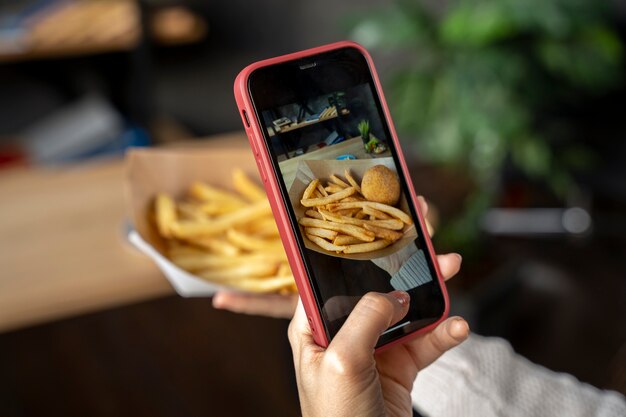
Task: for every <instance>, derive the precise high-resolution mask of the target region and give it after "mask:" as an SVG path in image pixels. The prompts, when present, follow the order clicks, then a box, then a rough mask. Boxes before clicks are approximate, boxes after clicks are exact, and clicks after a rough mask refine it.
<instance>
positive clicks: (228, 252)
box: [189, 236, 241, 256]
mask: <svg viewBox="0 0 626 417" xmlns="http://www.w3.org/2000/svg"><path fill="white" fill-rule="evenodd" d="M189 243H191V244H192V245H196V246H199V247H201V248H205V249H208V250H210V251H211V252H214V253H217V254H220V255H224V256H236V255H238V254H239V253H240V252H241V251H240V250H239V248H237V247H236V246H233V245H231V244H230V243H228V242H226V241H225V240H223V239H220V238H216V237H212V236H209V237H206V236H203V237H196V238H193V239H190V240H189Z"/></svg>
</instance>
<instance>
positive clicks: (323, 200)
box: [289, 158, 417, 260]
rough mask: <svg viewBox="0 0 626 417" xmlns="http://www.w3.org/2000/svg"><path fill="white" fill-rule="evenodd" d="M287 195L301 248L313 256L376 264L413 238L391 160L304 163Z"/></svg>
mask: <svg viewBox="0 0 626 417" xmlns="http://www.w3.org/2000/svg"><path fill="white" fill-rule="evenodd" d="M289 195H290V199H291V202H292V204H293V206H294V211H295V212H296V216H297V218H298V224H299V226H300V228H301V231H302V235H303V236H304V237H305V245H306V246H307V247H308V248H309V249H312V250H315V251H317V252H321V253H325V254H327V255H330V256H337V257H344V258H349V259H361V260H367V259H375V258H378V257H383V256H388V255H390V254H392V253H394V252H396V251H397V250H400V249H401V248H402V247H404V246H406V245H407V244H409V243H410V242H411V241H413V240H414V239H415V237H416V236H417V234H416V232H415V225H414V223H413V219H412V218H411V216H410V215H409V214H408V206H407V202H406V198H405V197H404V196H403V195H402V192H401V187H400V183H399V180H398V176H397V173H396V172H395V166H394V164H393V159H392V158H379V159H369V160H363V161H336V160H327V161H325V160H320V161H303V162H301V163H300V165H299V166H298V172H297V173H296V178H295V180H294V184H293V186H292V189H291V190H290V193H289Z"/></svg>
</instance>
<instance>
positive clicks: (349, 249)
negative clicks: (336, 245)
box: [343, 239, 391, 253]
mask: <svg viewBox="0 0 626 417" xmlns="http://www.w3.org/2000/svg"><path fill="white" fill-rule="evenodd" d="M389 245H391V241H389V240H384V239H381V240H375V241H374V242H369V243H357V244H355V245H347V246H346V248H345V249H344V250H343V253H363V252H372V251H375V250H379V249H382V248H386V247H387V246H389Z"/></svg>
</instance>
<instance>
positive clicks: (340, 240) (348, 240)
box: [333, 235, 364, 246]
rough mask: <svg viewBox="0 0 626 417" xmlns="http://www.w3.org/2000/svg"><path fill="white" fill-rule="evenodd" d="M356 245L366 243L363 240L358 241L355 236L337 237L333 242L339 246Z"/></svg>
mask: <svg viewBox="0 0 626 417" xmlns="http://www.w3.org/2000/svg"><path fill="white" fill-rule="evenodd" d="M355 243H364V242H363V241H362V240H361V239H357V238H356V237H354V236H348V235H337V237H336V238H335V240H333V245H337V246H345V245H354V244H355Z"/></svg>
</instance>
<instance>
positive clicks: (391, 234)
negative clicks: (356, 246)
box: [363, 220, 403, 242]
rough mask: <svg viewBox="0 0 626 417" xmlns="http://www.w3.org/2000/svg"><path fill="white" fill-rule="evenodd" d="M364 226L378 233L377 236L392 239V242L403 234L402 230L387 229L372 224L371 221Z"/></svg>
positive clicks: (375, 233)
mask: <svg viewBox="0 0 626 417" xmlns="http://www.w3.org/2000/svg"><path fill="white" fill-rule="evenodd" d="M381 221H385V220H381ZM363 227H365V228H366V229H367V230H369V231H370V232H373V233H374V235H376V237H378V238H381V239H385V240H390V241H392V242H395V241H396V240H398V239H400V238H401V237H402V236H403V235H402V233H400V232H396V231H393V230H389V229H385V228H382V227H376V226H372V225H371V224H369V223H366V224H365V225H364V226H363Z"/></svg>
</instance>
